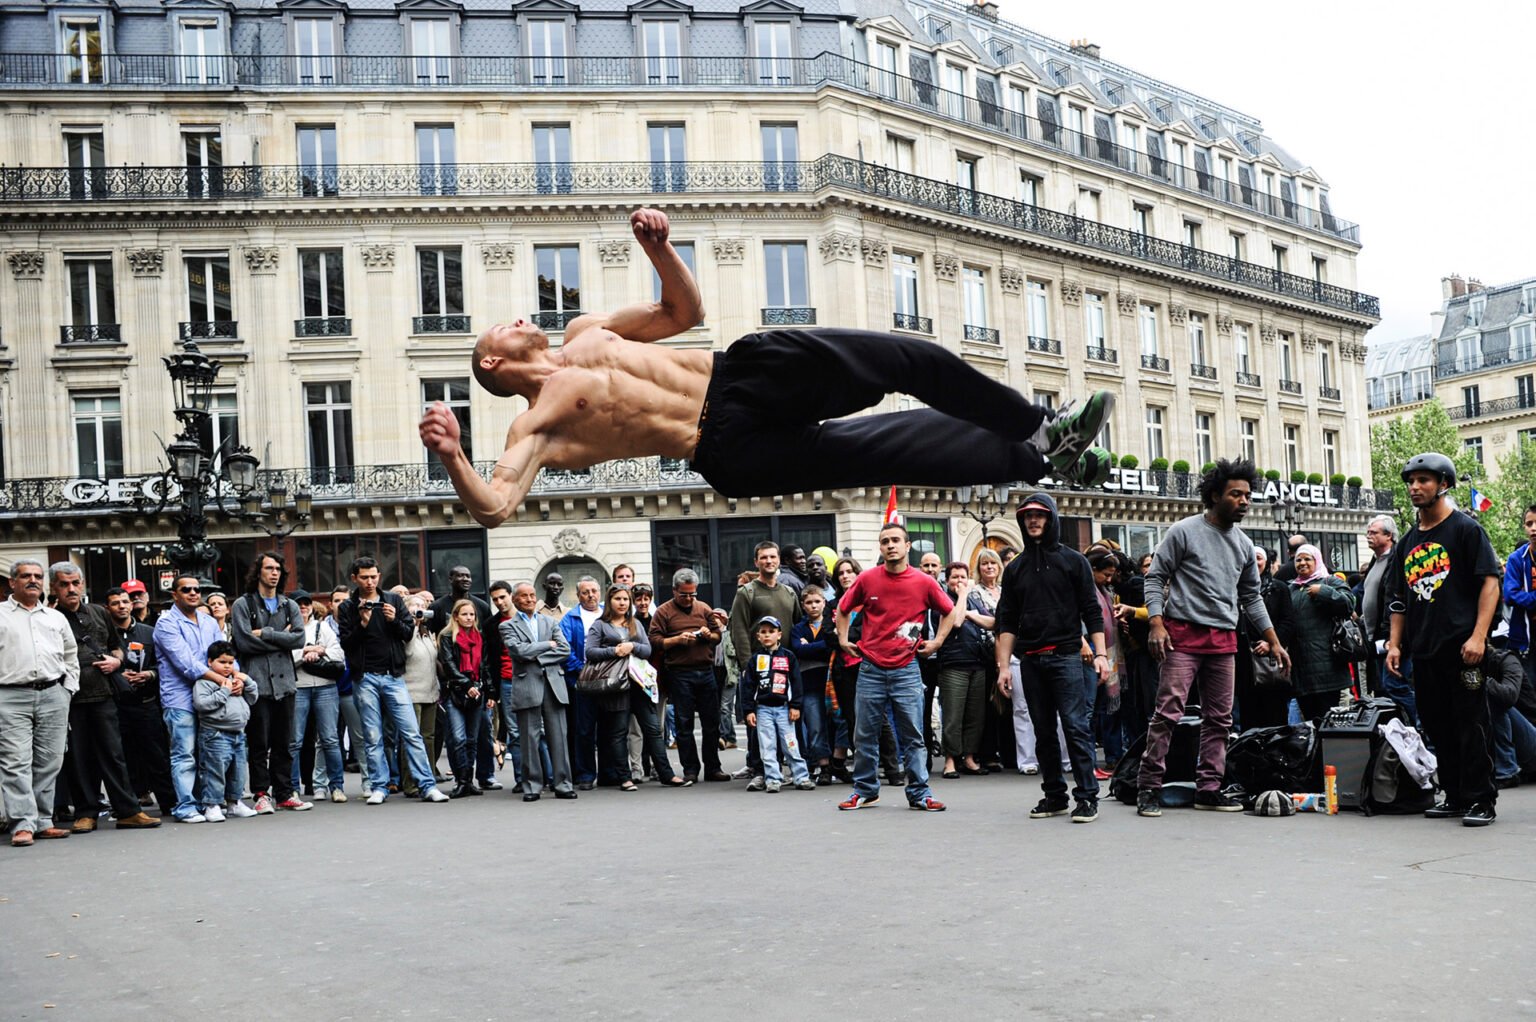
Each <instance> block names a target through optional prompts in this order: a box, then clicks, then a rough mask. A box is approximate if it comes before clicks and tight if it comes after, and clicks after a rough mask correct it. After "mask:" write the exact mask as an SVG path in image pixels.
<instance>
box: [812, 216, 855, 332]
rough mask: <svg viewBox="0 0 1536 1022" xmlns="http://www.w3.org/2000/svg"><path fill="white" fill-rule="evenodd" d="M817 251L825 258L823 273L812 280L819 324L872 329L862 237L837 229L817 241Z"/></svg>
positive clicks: (813, 303) (822, 258)
mask: <svg viewBox="0 0 1536 1022" xmlns="http://www.w3.org/2000/svg"><path fill="white" fill-rule="evenodd" d="M837 226H839V227H841V226H843V225H841V224H839V225H837ZM816 250H817V252H819V253H820V255H821V272H820V273H817V274H815V275H813V276H812V278H811V296H810V297H811V304H812V305H814V306H816V324H817V325H818V326H832V325H837V326H850V327H856V328H860V329H868V327H869V314H868V311H867V310H866V308H865V302H864V293H863V292H864V286H863V285H864V281H863V279H862V278H863V276H864V274H863V273H861V272H860V271H859V258H860V252H859V236H858V235H857V234H853V233H851V232H850V231H845V230H836V229H834V230H832V231H829V232H828V233H826V234H823V235H822V236H821V237H820V238H819V239H818V240H817V242H816Z"/></svg>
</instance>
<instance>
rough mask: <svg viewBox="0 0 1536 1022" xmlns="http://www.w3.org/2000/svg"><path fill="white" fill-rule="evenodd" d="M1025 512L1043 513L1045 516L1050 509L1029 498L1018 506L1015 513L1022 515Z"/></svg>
mask: <svg viewBox="0 0 1536 1022" xmlns="http://www.w3.org/2000/svg"><path fill="white" fill-rule="evenodd" d="M1025 511H1044V512H1045V513H1046V514H1050V511H1051V509H1050V508H1048V507H1046V506H1045V504H1044V503H1043V502H1041V501H1039V500H1035V499H1033V498H1031V499H1029V500H1026V501H1025V502H1024V503H1023V504H1020V505H1019V510H1018V512H1017V513H1018V514H1023V513H1024V512H1025Z"/></svg>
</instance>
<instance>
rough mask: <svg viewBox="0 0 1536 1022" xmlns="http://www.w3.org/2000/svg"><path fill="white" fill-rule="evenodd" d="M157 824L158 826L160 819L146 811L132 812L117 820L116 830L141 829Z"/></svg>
mask: <svg viewBox="0 0 1536 1022" xmlns="http://www.w3.org/2000/svg"><path fill="white" fill-rule="evenodd" d="M158 826H160V820H159V819H158V818H157V817H154V816H150V815H149V814H148V813H134V814H133V815H132V816H125V817H123V818H122V819H120V820H118V821H117V829H118V830H141V829H148V828H150V827H158Z"/></svg>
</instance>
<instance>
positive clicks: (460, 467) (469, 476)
mask: <svg viewBox="0 0 1536 1022" xmlns="http://www.w3.org/2000/svg"><path fill="white" fill-rule="evenodd" d="M525 414H526V413H525ZM421 442H422V443H423V444H425V445H426V447H427V448H428V449H429V450H431V451H435V452H436V453H437V456H438V457H439V458H441V459H442V461H443V467H444V468H445V469H447V471H448V478H449V479H450V480H451V481H452V482H453V489H454V491H455V492H456V493H458V495H459V499H460V500H462V501H463V502H464V507H465V509H466V510H468V511H469V514H470V517H472V518H474V520H475V521H477V522H479V523H480V524H481V525H483V526H485V527H486V528H487V529H494V528H495V527H496V526H498V525H500V524H501V523H502V522H504V521H506V520H507V519H508V518H509V517H511V515H512V512H513V511H515V510H516V509H517V506H518V505H519V504H520V503H522V500H523V498H524V497H526V496H527V495H528V491H529V490H530V489H532V487H533V481H534V479H535V478H536V477H537V476H538V474H539V469H540V468H541V467H542V466H543V456H544V445H545V440H544V436H543V434H540V433H531V434H528V435H521V436H520V435H519V433H518V429H517V424H516V423H514V424H513V427H512V431H511V432H510V433H508V435H507V449H506V451H505V452H504V453H503V454H502V456H501V458H500V459H499V460H498V461H497V462H496V468H495V470H494V471H493V472H492V473H491V481H490V482H489V483H487V482H486V481H485V480H484V479H481V478H480V473H478V472H476V471H475V466H474V465H473V464H471V463H470V460H469V458H468V457H467V456H466V455H465V454H464V448H463V446H461V445H460V443H459V420H458V419H456V418H454V417H453V413H452V412H450V411H449V410H448V407H447V406H446V405H444V404H443V403H442V402H441V401H438V402H434V403H433V405H432V407H430V408H428V409H427V412H426V414H425V415H423V416H422V417H421Z"/></svg>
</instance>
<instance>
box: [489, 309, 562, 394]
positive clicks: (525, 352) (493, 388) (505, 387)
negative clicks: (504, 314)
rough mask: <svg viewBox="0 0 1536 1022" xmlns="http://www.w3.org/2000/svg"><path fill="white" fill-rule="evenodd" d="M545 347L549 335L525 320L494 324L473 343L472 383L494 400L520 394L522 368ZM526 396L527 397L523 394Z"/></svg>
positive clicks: (546, 347) (521, 391) (521, 390)
mask: <svg viewBox="0 0 1536 1022" xmlns="http://www.w3.org/2000/svg"><path fill="white" fill-rule="evenodd" d="M548 348H549V335H548V334H546V333H545V332H544V331H543V330H540V329H539V328H538V327H536V326H534V325H533V324H532V323H530V322H528V321H527V320H525V319H518V320H515V321H514V322H512V323H510V324H508V323H498V324H496V325H495V326H493V327H490V328H488V329H487V330H486V331H485V332H484V333H482V334H481V335H480V336H479V337H478V338H477V339H476V340H475V352H474V355H473V356H471V357H472V365H471V368H472V369H473V371H474V374H475V380H476V381H477V382H478V383H479V384H480V386H482V387H484V388H485V389H486V390H488V391H490V392H491V393H492V394H495V395H496V396H497V397H512V396H513V395H514V394H522V393H523V389H522V388H521V387H520V386H519V383H520V382H521V381H522V378H523V375H524V373H523V371H522V370H523V368H524V366H525V365H526V364H527V363H529V362H530V361H532V359H533V356H534V354H535V353H537V352H540V351H546V350H548ZM524 396H527V395H524Z"/></svg>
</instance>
